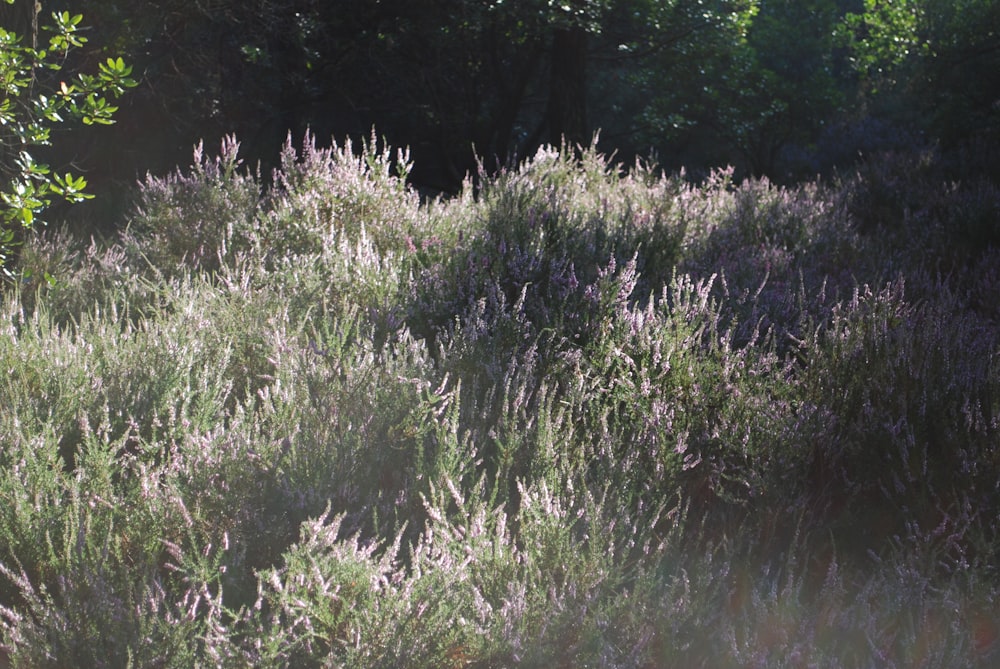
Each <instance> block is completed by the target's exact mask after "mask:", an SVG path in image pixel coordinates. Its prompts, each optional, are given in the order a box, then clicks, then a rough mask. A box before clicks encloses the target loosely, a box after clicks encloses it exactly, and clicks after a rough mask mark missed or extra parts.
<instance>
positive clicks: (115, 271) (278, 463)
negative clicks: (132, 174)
mask: <svg viewBox="0 0 1000 669" xmlns="http://www.w3.org/2000/svg"><path fill="white" fill-rule="evenodd" d="M238 149H239V147H238V145H237V143H236V142H235V140H232V139H227V140H226V141H225V142H224V143H223V145H222V148H221V151H220V154H219V155H218V156H214V157H213V156H208V155H205V154H204V153H203V152H202V150H201V148H200V147H199V149H198V151H197V152H196V156H195V161H194V164H193V165H192V166H191V167H190V168H189V169H187V170H183V171H177V172H175V173H172V174H169V175H167V176H164V177H153V176H151V177H148V178H147V179H146V180H145V181H144V182H143V184H142V186H141V188H140V192H139V194H138V198H137V206H136V209H135V210H134V212H133V214H132V215H131V218H130V222H129V225H128V228H127V230H125V231H124V232H123V233H122V234H121V235H120V236H119V237H118V238H116V239H114V240H113V241H112V242H109V243H107V244H101V243H97V242H93V241H90V242H84V241H82V240H80V239H78V238H76V237H74V236H73V235H71V234H69V233H59V234H48V235H45V236H43V237H40V238H37V239H32V240H31V241H30V242H29V243H28V244H27V245H26V246H25V248H24V250H23V254H22V262H23V268H24V272H25V274H23V275H22V277H24V278H25V280H21V281H19V282H18V283H17V284H16V285H13V286H8V287H7V288H6V289H5V292H4V294H3V296H2V302H0V314H2V317H0V368H2V369H3V370H4V372H5V374H4V376H3V377H2V379H3V380H2V381H0V384H2V385H0V395H2V397H3V403H4V410H3V412H0V444H2V448H0V496H2V499H4V500H5V502H4V504H3V505H2V507H0V573H2V578H0V630H2V636H0V655H2V656H3V657H2V659H3V661H4V662H5V663H8V664H9V665H10V666H14V667H33V668H35V667H63V666H91V667H101V666H107V667H118V666H127V665H129V664H131V666H141V667H147V666H149V667H154V666H161V667H190V666H196V665H198V664H200V665H203V666H205V665H211V666H235V667H242V666H255V667H261V666H263V667H312V666H316V667H319V666H345V667H367V666H371V667H375V666H379V667H383V666H396V667H466V666H476V667H502V666H538V667H550V666H602V667H605V666H620V667H691V666H711V667H745V666H769V667H771V666H774V667H782V666H788V667H792V666H796V667H797V666H819V667H869V666H897V667H916V666H926V667H970V666H973V667H974V666H982V667H987V666H995V664H996V660H997V652H998V651H997V648H998V636H1000V626H998V623H1000V621H998V620H997V618H996V612H997V610H998V604H1000V602H998V598H1000V580H998V575H997V571H996V564H997V561H998V559H1000V541H998V530H1000V521H998V519H1000V488H998V484H997V481H998V480H1000V459H998V451H997V444H998V435H1000V357H998V355H1000V329H998V324H1000V307H998V305H1000V269H998V268H1000V248H998V241H1000V230H998V227H997V226H998V224H997V221H998V217H997V207H998V202H1000V192H998V190H997V188H996V186H995V185H993V184H992V183H991V182H989V181H987V180H978V181H976V180H973V181H963V182H953V183H950V185H947V186H945V185H942V184H945V183H946V181H945V180H943V179H942V178H941V176H940V170H942V169H946V167H942V166H941V164H940V163H939V161H938V160H937V158H936V157H935V156H934V155H933V154H928V155H926V156H923V158H922V159H921V161H919V162H918V161H915V160H914V159H913V157H912V156H905V157H899V156H893V155H891V154H890V155H887V156H885V157H883V158H881V159H878V160H872V161H869V162H868V163H866V164H865V166H864V167H863V168H862V169H861V170H859V171H855V172H850V173H846V172H845V173H843V174H842V175H841V176H840V177H838V179H836V180H834V181H827V182H823V183H809V184H803V185H801V186H796V187H789V188H786V187H780V186H777V185H775V184H773V183H771V182H770V181H768V180H766V179H758V180H747V181H743V182H737V181H734V179H733V178H732V172H731V171H715V172H713V173H712V174H711V176H710V178H708V179H707V180H705V181H704V182H703V183H700V184H697V185H695V184H692V183H690V182H689V181H687V180H685V179H684V178H682V177H680V176H664V175H662V174H661V173H659V172H658V171H657V170H656V169H654V168H652V167H647V166H643V165H642V164H637V165H636V166H635V167H634V168H632V169H631V170H629V171H628V172H624V171H622V170H621V169H620V168H619V166H617V165H615V164H612V163H610V162H608V161H607V160H606V159H604V158H602V157H601V156H600V155H599V154H598V153H597V152H595V151H593V150H590V151H583V152H580V153H574V152H572V151H570V152H567V153H559V152H557V151H555V150H553V149H550V148H543V149H542V150H540V151H539V152H537V153H536V154H535V155H534V156H533V157H532V158H531V159H530V160H527V161H525V162H523V163H522V164H520V165H519V166H518V167H516V168H510V169H505V170H501V171H500V172H499V173H497V174H495V175H493V176H488V175H482V176H481V178H480V179H478V180H477V182H476V184H475V185H473V184H472V183H471V182H470V183H467V184H466V186H465V188H464V189H463V191H462V192H461V193H460V194H459V195H458V196H457V197H455V198H452V199H447V200H441V201H427V200H421V198H420V197H418V195H417V194H416V193H415V191H413V190H412V189H411V188H410V187H409V186H408V185H407V184H406V181H405V177H406V175H407V173H408V170H409V169H410V162H409V159H408V156H407V155H406V154H405V153H393V152H392V151H390V150H388V149H386V148H383V147H381V146H379V144H378V143H377V142H375V141H374V140H372V141H371V142H370V143H367V144H366V145H365V146H363V147H360V148H358V147H352V146H351V145H350V144H347V145H344V146H339V147H338V146H335V147H333V148H331V149H324V148H320V147H317V146H316V145H315V143H314V142H313V141H312V140H311V139H309V138H307V140H306V142H305V143H304V145H303V146H302V147H301V149H299V150H296V148H294V146H293V145H292V144H291V143H290V142H289V143H288V144H286V146H285V149H284V151H283V152H282V155H281V161H280V167H279V169H278V170H277V171H276V172H275V173H274V174H273V175H270V177H269V178H267V179H265V178H263V177H262V176H261V175H258V174H256V173H255V172H253V171H248V170H246V169H245V168H243V167H241V165H240V162H239V160H238V158H237V154H238ZM29 272H30V276H29V274H28V273H29ZM46 272H47V273H48V274H50V275H52V276H56V277H58V278H59V280H58V282H57V283H56V284H55V285H49V284H48V283H45V282H42V283H41V284H38V283H37V282H36V281H35V280H33V279H31V278H30V277H37V276H41V275H43V274H44V273H46Z"/></svg>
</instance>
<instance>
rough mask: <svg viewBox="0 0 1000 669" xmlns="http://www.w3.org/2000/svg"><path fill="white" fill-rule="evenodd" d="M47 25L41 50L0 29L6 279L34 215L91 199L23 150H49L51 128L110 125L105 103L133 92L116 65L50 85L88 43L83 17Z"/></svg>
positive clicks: (0, 258)
mask: <svg viewBox="0 0 1000 669" xmlns="http://www.w3.org/2000/svg"><path fill="white" fill-rule="evenodd" d="M6 2H7V3H8V4H13V2H14V0H6ZM51 19H52V22H51V24H49V25H47V26H45V30H46V32H48V33H51V35H50V37H49V40H48V46H47V47H45V48H39V47H37V46H29V45H27V44H25V43H24V42H25V40H24V36H22V35H16V34H14V33H13V32H11V31H9V30H5V29H3V28H0V86H2V88H3V102H0V271H3V272H4V274H6V275H7V276H8V277H10V276H12V274H11V269H10V267H9V262H8V261H9V259H10V254H11V252H12V251H13V249H14V247H15V246H17V245H19V244H20V243H21V241H22V237H23V232H24V231H26V230H29V229H31V228H33V227H35V226H37V225H38V224H39V223H40V220H39V219H38V214H39V213H41V212H42V211H43V210H44V209H45V208H46V207H48V206H49V205H50V204H51V203H52V202H53V201H54V200H56V199H62V200H65V201H67V202H81V201H83V200H85V199H89V198H90V197H92V196H91V195H90V194H88V193H87V192H86V190H85V189H86V187H87V181H86V179H84V178H83V177H82V176H77V175H73V174H71V173H68V172H67V173H64V174H58V173H55V172H53V171H52V170H51V169H50V167H49V166H48V165H46V164H44V163H41V162H38V161H37V160H36V159H35V158H34V157H33V156H32V154H31V153H30V151H29V150H30V149H31V148H32V147H38V146H47V145H49V144H50V143H51V141H52V131H53V129H54V127H55V126H57V125H59V124H62V123H66V122H67V120H69V119H79V120H80V121H81V122H83V123H84V124H85V125H94V124H97V125H109V124H111V123H114V120H113V118H112V117H113V115H114V113H115V112H116V111H118V107H116V106H115V105H113V104H111V103H110V102H109V99H108V98H109V96H110V97H111V98H117V97H120V96H121V95H122V94H123V93H124V92H125V91H126V90H127V89H128V88H131V87H133V86H135V85H136V81H135V80H134V79H133V78H132V77H131V75H132V68H131V67H130V66H129V65H126V64H125V62H124V61H123V60H122V59H121V58H108V59H107V60H106V61H105V62H103V63H100V64H99V67H98V72H97V73H96V74H87V73H79V74H77V75H76V77H74V78H72V79H70V81H69V82H67V81H65V80H60V81H58V83H56V80H58V79H59V77H58V73H59V72H60V71H62V70H63V68H64V66H65V64H66V61H67V58H68V56H69V53H70V51H72V50H74V49H78V48H80V47H82V46H83V45H84V44H86V42H87V38H86V37H84V36H83V35H82V34H80V31H81V22H82V20H83V16H82V15H80V14H70V13H69V12H53V14H52V17H51ZM33 37H36V38H37V36H33ZM33 41H35V40H33Z"/></svg>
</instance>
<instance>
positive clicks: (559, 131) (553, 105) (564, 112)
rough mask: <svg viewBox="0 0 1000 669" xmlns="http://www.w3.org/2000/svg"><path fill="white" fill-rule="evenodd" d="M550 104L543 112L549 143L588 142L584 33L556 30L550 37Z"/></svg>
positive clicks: (577, 29)
mask: <svg viewBox="0 0 1000 669" xmlns="http://www.w3.org/2000/svg"><path fill="white" fill-rule="evenodd" d="M550 77H551V79H550V82H549V101H548V108H547V109H546V112H545V121H546V125H547V126H548V131H549V137H548V141H549V142H550V143H551V144H552V145H553V146H559V145H560V144H561V143H562V142H563V141H566V142H567V143H569V144H587V143H589V142H590V137H589V136H588V132H589V128H588V127H587V31H586V30H584V29H583V28H582V27H577V26H573V27H566V28H556V29H555V31H554V33H553V35H552V55H551V70H550Z"/></svg>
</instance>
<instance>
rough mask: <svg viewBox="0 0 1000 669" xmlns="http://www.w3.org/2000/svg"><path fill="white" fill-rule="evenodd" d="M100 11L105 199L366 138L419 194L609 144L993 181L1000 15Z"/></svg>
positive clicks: (737, 161) (991, 7)
mask: <svg viewBox="0 0 1000 669" xmlns="http://www.w3.org/2000/svg"><path fill="white" fill-rule="evenodd" d="M18 1H19V2H20V1H22V0H18ZM50 5H51V7H52V8H53V9H62V8H63V5H66V8H67V9H69V10H72V9H73V7H72V5H73V2H72V0H51V2H48V3H47V5H46V6H47V8H48V6H50ZM94 5H95V6H93V7H90V6H88V7H87V22H88V23H89V24H90V25H91V27H92V29H91V34H92V36H93V39H92V42H91V45H89V46H88V52H89V53H90V54H91V56H90V57H91V58H92V59H93V60H94V61H103V60H104V59H105V58H106V57H107V56H108V55H113V56H116V57H117V56H118V55H123V56H125V58H126V60H128V61H129V62H130V63H134V64H135V69H136V72H138V73H141V77H139V78H141V86H140V87H139V88H138V89H136V90H135V91H133V92H131V93H130V95H129V96H128V97H127V99H126V100H125V101H124V102H123V103H122V105H121V106H122V109H121V111H120V113H119V118H120V123H119V125H118V126H117V127H116V128H114V129H112V130H109V131H108V132H107V133H105V135H104V138H103V139H101V140H96V139H94V138H93V136H92V135H87V136H81V137H80V138H79V139H74V140H73V141H72V142H69V143H67V144H66V145H65V153H66V155H69V156H72V157H73V158H74V159H75V160H78V161H80V164H82V165H85V166H86V167H87V169H88V170H89V172H88V176H89V177H91V179H90V180H91V182H92V183H107V182H108V181H109V180H113V179H117V180H118V181H119V182H120V183H121V184H124V186H125V187H131V185H132V184H133V183H134V181H135V179H136V178H137V177H141V176H142V175H144V174H145V173H146V171H147V170H152V171H153V172H154V173H162V172H165V171H167V170H168V169H171V168H172V167H173V166H174V165H176V164H178V163H180V162H182V161H185V160H187V154H188V151H189V149H190V146H191V145H192V144H194V143H195V142H197V141H198V140H199V139H205V140H206V141H209V142H210V143H211V144H213V145H214V144H216V143H217V142H218V141H219V140H221V138H222V137H223V136H224V135H226V134H229V133H234V132H235V133H236V134H237V135H238V136H240V137H241V138H242V139H243V140H244V152H245V154H246V156H247V158H248V161H249V162H252V163H256V162H257V160H258V159H261V160H263V161H264V165H265V167H266V168H267V169H266V170H265V172H268V171H269V169H270V167H272V166H275V165H276V164H277V160H278V156H279V153H280V147H281V144H282V142H283V141H284V138H285V135H286V133H287V132H289V131H292V132H293V133H294V135H295V137H296V138H297V140H298V139H301V137H302V136H303V134H304V132H305V131H306V130H307V129H311V131H312V132H313V133H314V134H315V135H316V136H317V137H319V138H321V140H322V141H324V142H326V141H328V139H329V138H331V137H335V138H337V139H338V140H339V139H342V138H343V137H345V136H350V137H353V138H355V139H356V140H357V139H359V138H363V137H367V136H368V134H370V132H371V128H372V127H373V126H374V127H377V128H378V129H379V132H380V133H383V134H384V135H385V136H386V137H388V138H389V140H390V141H392V142H393V144H394V145H397V146H408V147H410V148H411V150H412V152H413V156H414V159H415V165H414V171H413V173H411V175H410V176H411V180H412V181H413V182H414V183H415V184H417V185H419V186H421V187H422V188H424V189H427V190H433V191H446V192H449V193H455V192H458V191H459V190H460V189H461V183H462V180H463V178H464V176H465V175H466V173H472V174H475V172H476V156H477V155H478V156H479V157H481V159H482V161H483V162H484V163H485V165H486V167H487V168H489V169H490V171H492V170H493V169H495V168H498V167H502V166H505V165H510V164H512V163H513V161H516V160H517V159H521V158H524V157H527V156H531V155H533V154H534V152H535V151H536V150H537V148H538V147H539V146H540V145H542V144H552V145H555V146H558V145H559V144H560V142H561V138H562V136H566V137H567V138H568V139H569V140H570V142H571V143H573V142H579V143H582V144H587V143H588V142H589V141H590V139H591V137H592V135H593V133H594V132H595V131H600V138H601V139H600V148H601V150H602V151H604V152H605V153H608V154H611V153H615V154H616V155H617V156H618V157H619V158H620V159H622V160H624V161H625V162H627V163H631V162H632V160H633V156H640V157H643V158H645V157H648V156H649V155H651V153H653V154H655V155H656V156H657V157H658V158H657V159H658V161H659V162H660V163H661V164H663V165H665V166H667V167H668V168H670V169H680V168H681V167H684V168H686V169H688V171H689V173H693V174H697V175H698V176H702V175H706V174H707V173H708V172H709V171H711V169H713V168H714V167H717V166H724V165H734V166H735V167H736V170H737V171H736V175H737V177H742V176H743V175H748V174H749V175H754V176H764V175H766V176H768V177H769V178H771V179H772V180H773V181H776V182H778V183H786V184H787V183H793V182H794V181H796V180H799V179H807V180H808V179H812V178H814V177H815V176H816V174H818V173H823V174H830V173H831V171H832V169H833V168H835V167H840V168H849V167H850V166H851V165H852V164H853V162H854V161H855V160H857V158H858V155H859V153H860V154H863V155H865V156H867V155H871V154H873V153H875V152H878V151H881V150H885V149H900V148H905V149H912V148H914V147H917V148H919V147H921V146H927V145H931V146H933V145H935V143H940V146H941V147H942V148H944V149H946V150H948V151H954V152H957V151H965V152H966V154H965V155H963V157H962V162H963V164H964V165H968V166H970V168H971V169H975V170H977V171H980V172H982V171H990V170H991V171H992V174H993V175H994V177H996V176H997V175H998V174H1000V163H998V158H997V155H998V153H1000V152H998V151H997V148H996V147H997V146H998V144H1000V134H998V127H1000V126H998V123H1000V107H998V106H997V100H1000V80H998V79H997V74H996V73H997V72H1000V61H998V59H1000V42H998V40H1000V37H998V36H1000V1H998V0H962V1H961V2H956V1H955V0H905V1H904V0H893V2H883V1H878V2H876V1H875V0H794V1H793V0H565V1H560V2H556V1H555V0H520V1H518V2H512V1H510V0H506V1H500V0H380V1H379V2H374V1H371V0H369V1H366V2H357V1H356V0H328V1H326V2H315V1H313V0H254V1H253V2H246V1H244V0H214V1H213V2H199V3H191V2H188V1H187V0H149V1H147V2H143V3H121V2H105V3H94ZM91 47H93V48H92V49H91ZM105 50H106V51H105ZM150 129H155V132H151V131H150ZM970 151H971V153H974V154H975V155H969V153H970ZM87 206H91V205H87ZM94 206H99V205H94Z"/></svg>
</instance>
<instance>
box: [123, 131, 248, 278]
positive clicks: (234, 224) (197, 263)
mask: <svg viewBox="0 0 1000 669" xmlns="http://www.w3.org/2000/svg"><path fill="white" fill-rule="evenodd" d="M239 147H240V145H239V142H237V141H236V138H235V137H226V138H225V139H224V140H223V141H222V146H221V150H220V153H219V155H217V156H215V157H211V158H210V157H207V156H206V155H205V153H204V146H203V145H202V144H200V143H199V144H198V145H197V146H196V147H195V149H194V162H193V163H192V165H191V167H190V168H189V169H188V170H187V171H182V170H180V169H178V170H177V171H176V172H175V173H173V174H170V175H167V176H165V177H156V176H153V175H148V176H147V177H146V179H145V181H143V182H142V183H141V184H140V187H139V192H138V194H137V200H138V202H137V205H136V208H135V213H134V214H133V216H132V218H131V220H130V221H129V225H128V229H127V231H126V233H125V235H124V246H125V248H126V249H128V251H129V254H130V256H132V258H133V263H135V264H136V265H139V264H140V263H141V262H142V261H145V262H146V263H148V264H149V265H150V266H152V268H154V269H155V270H158V271H160V272H163V273H166V274H167V275H168V276H170V275H172V274H173V273H175V272H176V271H178V270H179V269H180V268H182V267H185V266H186V267H190V268H192V269H198V270H214V269H218V268H219V266H220V264H225V263H227V262H231V261H232V260H233V259H234V258H235V257H236V256H237V255H238V254H239V253H240V252H241V251H246V250H248V249H249V248H251V247H252V244H253V241H254V234H253V231H254V228H255V222H256V219H257V209H258V207H259V206H260V185H259V181H260V179H259V178H258V177H255V176H253V175H251V174H248V173H246V172H244V171H241V170H240V167H241V162H242V161H241V160H240V159H239V157H238V153H239Z"/></svg>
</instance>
